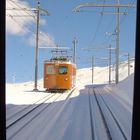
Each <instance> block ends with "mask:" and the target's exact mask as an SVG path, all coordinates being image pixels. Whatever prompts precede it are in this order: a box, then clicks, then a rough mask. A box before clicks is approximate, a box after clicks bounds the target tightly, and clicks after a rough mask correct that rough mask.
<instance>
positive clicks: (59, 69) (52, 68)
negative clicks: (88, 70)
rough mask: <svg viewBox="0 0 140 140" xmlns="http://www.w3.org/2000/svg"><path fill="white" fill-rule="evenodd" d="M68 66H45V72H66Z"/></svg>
mask: <svg viewBox="0 0 140 140" xmlns="http://www.w3.org/2000/svg"><path fill="white" fill-rule="evenodd" d="M67 73H68V67H66V66H53V65H50V66H47V74H67Z"/></svg>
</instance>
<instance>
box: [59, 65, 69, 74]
mask: <svg viewBox="0 0 140 140" xmlns="http://www.w3.org/2000/svg"><path fill="white" fill-rule="evenodd" d="M67 73H68V67H65V66H60V67H59V74H67Z"/></svg>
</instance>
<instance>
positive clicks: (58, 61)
mask: <svg viewBox="0 0 140 140" xmlns="http://www.w3.org/2000/svg"><path fill="white" fill-rule="evenodd" d="M44 63H46V64H72V65H75V66H76V64H74V63H73V62H72V61H71V60H69V59H64V58H59V59H58V58H53V59H50V60H45V61H44Z"/></svg>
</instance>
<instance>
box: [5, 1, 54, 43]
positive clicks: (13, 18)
mask: <svg viewBox="0 0 140 140" xmlns="http://www.w3.org/2000/svg"><path fill="white" fill-rule="evenodd" d="M8 1H9V2H12V3H10V4H12V5H13V4H14V5H16V7H18V8H19V9H21V10H23V11H24V12H25V13H27V14H28V15H29V16H31V17H33V18H34V15H32V14H30V13H29V12H27V11H26V10H25V9H24V8H23V7H21V6H19V5H18V4H17V3H16V2H15V1H13V0H8ZM8 1H7V2H8ZM13 10H14V9H13ZM14 13H15V15H16V14H17V13H16V12H14ZM6 16H9V17H11V19H12V20H13V21H14V22H15V23H16V24H17V25H18V26H20V27H21V28H23V27H24V25H23V24H22V23H19V22H17V20H16V19H15V16H13V15H11V14H7V15H6ZM19 17H20V16H19ZM34 19H35V20H36V18H34ZM20 20H23V19H21V18H20ZM23 21H24V20H23ZM24 30H26V31H28V32H31V33H33V38H35V36H34V34H36V33H35V31H33V29H31V28H29V26H28V27H26V28H25V29H24ZM44 35H45V36H46V37H47V38H49V39H50V40H51V41H52V42H54V41H53V40H52V39H51V38H50V37H49V36H48V35H47V34H46V33H44ZM40 40H41V41H43V42H44V44H45V42H46V40H45V39H44V38H40Z"/></svg>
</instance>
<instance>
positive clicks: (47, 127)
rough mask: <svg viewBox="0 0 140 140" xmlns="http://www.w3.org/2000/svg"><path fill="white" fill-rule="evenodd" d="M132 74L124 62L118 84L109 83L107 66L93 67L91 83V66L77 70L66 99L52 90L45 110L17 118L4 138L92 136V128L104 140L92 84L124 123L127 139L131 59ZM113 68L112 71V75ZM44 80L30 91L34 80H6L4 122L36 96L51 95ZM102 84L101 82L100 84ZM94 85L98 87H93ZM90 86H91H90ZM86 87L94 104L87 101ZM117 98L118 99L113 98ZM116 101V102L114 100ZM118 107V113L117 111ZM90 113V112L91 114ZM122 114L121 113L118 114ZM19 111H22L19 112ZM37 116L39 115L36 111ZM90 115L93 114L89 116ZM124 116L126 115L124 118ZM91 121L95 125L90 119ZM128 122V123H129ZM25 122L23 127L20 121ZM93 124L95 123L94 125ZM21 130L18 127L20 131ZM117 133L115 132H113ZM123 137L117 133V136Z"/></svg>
mask: <svg viewBox="0 0 140 140" xmlns="http://www.w3.org/2000/svg"><path fill="white" fill-rule="evenodd" d="M131 65H132V67H131V69H130V73H131V75H130V76H129V77H128V75H127V70H128V69H127V65H126V62H124V63H123V64H122V65H121V68H120V80H121V82H120V83H119V84H117V85H116V84H111V85H108V84H107V83H108V67H102V68H101V67H95V68H94V84H91V72H92V70H91V68H85V69H80V70H77V82H76V83H77V90H76V92H74V93H73V94H71V95H70V97H69V98H68V99H67V95H68V93H66V94H62V95H60V94H55V96H54V98H53V99H51V98H50V99H48V100H47V101H45V102H44V104H43V106H42V107H41V108H40V110H45V106H49V105H50V107H48V109H47V110H46V111H43V112H42V113H39V117H37V118H36V119H32V118H33V115H35V114H36V113H37V112H34V114H33V113H32V114H31V115H30V116H28V118H26V119H25V120H24V121H22V122H20V123H19V124H18V125H17V126H16V128H15V129H13V130H10V129H8V130H7V139H13V140H19V139H20V140H22V139H23V140H25V139H28V140H32V139H33V140H46V139H49V140H56V139H57V140H92V139H93V132H92V131H93V130H94V133H96V134H95V137H96V139H98V140H107V134H106V130H105V128H104V126H103V123H102V120H101V116H100V115H99V111H98V110H97V108H96V106H97V105H96V104H95V101H94V100H95V99H94V97H93V96H92V87H95V91H98V92H102V93H103V96H104V95H107V96H108V98H106V97H105V98H104V99H105V100H108V105H110V107H111V108H112V109H113V108H116V109H114V114H115V115H116V116H117V117H118V120H119V122H120V123H121V125H123V127H122V128H123V130H124V131H125V133H126V136H127V137H128V139H130V137H131V119H132V100H133V80H134V74H133V72H134V62H132V63H131ZM114 75H115V72H114V71H112V79H113V78H114ZM42 85H43V80H42V79H41V80H39V82H38V89H39V92H37V93H36V92H33V91H32V90H33V86H34V84H33V81H30V82H26V83H16V84H9V83H7V84H6V108H7V110H6V115H7V116H6V117H7V124H9V123H11V122H12V121H14V120H15V119H16V117H17V118H18V115H17V116H15V117H13V118H12V119H11V120H10V119H9V118H10V117H11V116H14V114H16V113H17V112H18V111H20V110H22V109H24V108H26V107H29V106H31V105H33V106H31V107H36V106H37V105H39V102H36V101H37V100H39V99H40V100H41V99H42V98H44V97H46V95H47V98H48V97H49V96H52V94H50V93H46V92H45V89H43V86H42ZM100 85H101V86H100ZM96 86H97V88H96ZM89 87H90V88H89ZM89 91H90V92H91V97H92V98H91V99H92V102H91V104H93V105H92V106H90V105H89ZM116 99H117V100H116ZM115 102H116V104H115ZM118 110H119V114H118ZM91 114H92V115H91ZM120 114H121V115H122V116H121V115H120ZM19 115H21V114H19ZM36 116H38V115H36ZM91 116H93V118H91ZM124 118H125V119H124ZM92 122H94V123H95V124H94V126H92V125H91V123H92ZM128 122H129V123H128ZM24 123H26V124H28V125H27V126H26V127H25V128H22V124H24ZM110 124H111V126H110V128H111V130H112V134H113V138H114V139H116V140H118V137H119V134H117V133H116V129H115V128H114V127H113V123H110ZM92 127H95V128H94V129H93V128H92ZM19 130H21V131H19ZM116 135H117V136H116ZM121 139H122V137H121V136H120V138H119V140H121Z"/></svg>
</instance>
